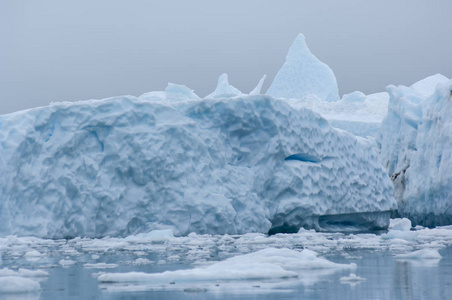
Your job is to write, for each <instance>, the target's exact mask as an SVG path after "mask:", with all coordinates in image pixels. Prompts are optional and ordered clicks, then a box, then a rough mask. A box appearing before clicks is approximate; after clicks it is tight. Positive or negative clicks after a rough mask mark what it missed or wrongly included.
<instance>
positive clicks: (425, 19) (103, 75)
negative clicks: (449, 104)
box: [0, 0, 452, 114]
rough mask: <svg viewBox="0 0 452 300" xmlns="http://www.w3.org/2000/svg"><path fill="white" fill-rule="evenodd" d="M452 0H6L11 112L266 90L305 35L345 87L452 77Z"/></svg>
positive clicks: (2, 64) (0, 57) (3, 36)
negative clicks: (173, 92) (178, 90)
mask: <svg viewBox="0 0 452 300" xmlns="http://www.w3.org/2000/svg"><path fill="white" fill-rule="evenodd" d="M451 14H452V1H450V0H430V1H425V0H403V1H394V0H391V1H389V0H380V1H362V0H342V1H337V0H328V1H326V0H324V1H322V0H319V1H301V0H293V1H287V0H286V1H265V0H248V1H243V0H240V1H236V0H229V1H216V0H195V1H173V0H165V1H144V0H143V1H132V0H131V1H116V0H96V1H92V0H89V1H87V0H78V1H70V2H69V1H60V0H40V1H32V0H30V1H24V0H9V1H8V0H0V114H4V113H9V112H12V111H16V110H20V109H25V108H30V107H35V106H42V105H47V104H48V103H49V102H51V101H72V100H83V99H92V98H96V99H100V98H105V97H110V96H118V95H125V94H128V95H135V96H139V95H141V94H142V93H145V92H149V91H153V90H164V89H165V87H166V85H167V83H168V82H173V83H178V84H185V85H186V86H188V87H190V88H192V89H194V90H195V93H197V94H198V95H199V96H201V97H203V96H205V95H207V94H208V93H210V92H211V91H213V90H214V89H215V86H216V82H217V79H218V76H219V75H220V74H221V73H224V72H226V73H228V74H229V82H230V83H231V84H232V85H234V86H235V87H237V88H238V89H240V90H241V91H243V92H245V93H247V92H249V91H250V90H252V89H253V88H254V86H255V85H256V84H257V82H258V81H259V79H260V78H261V77H262V75H263V74H267V81H266V83H265V85H264V90H266V89H267V88H268V86H269V85H270V83H271V81H272V80H273V78H274V76H275V75H276V72H277V71H278V70H279V68H280V67H281V66H282V64H283V62H284V59H285V56H286V54H287V51H288V49H289V47H290V45H291V44H292V42H293V40H294V39H295V37H296V36H297V34H298V33H300V32H301V33H303V34H304V35H305V37H306V41H307V44H308V47H309V48H310V49H311V51H312V53H314V55H316V56H317V57H318V58H319V59H320V60H322V61H323V62H325V63H326V64H328V65H329V66H330V67H331V69H332V70H333V71H334V73H335V74H336V78H337V80H338V85H339V91H340V94H341V95H342V94H344V93H349V92H352V91H354V90H360V91H363V92H364V93H367V94H368V93H374V92H380V91H384V89H385V87H386V85H388V84H405V85H410V84H412V83H413V82H415V81H417V80H420V79H422V78H424V77H427V76H429V75H432V74H436V73H442V74H443V75H445V76H447V77H449V78H451V77H452V17H451Z"/></svg>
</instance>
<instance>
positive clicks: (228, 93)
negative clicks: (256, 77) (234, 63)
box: [206, 73, 243, 98]
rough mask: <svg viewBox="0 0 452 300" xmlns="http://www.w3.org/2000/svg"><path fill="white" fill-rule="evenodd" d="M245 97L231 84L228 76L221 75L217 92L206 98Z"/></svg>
mask: <svg viewBox="0 0 452 300" xmlns="http://www.w3.org/2000/svg"><path fill="white" fill-rule="evenodd" d="M240 95H243V93H242V92H241V91H239V90H238V89H236V88H235V87H233V86H232V85H230V84H229V80H228V74H226V73H223V74H221V76H220V78H218V85H217V87H216V89H215V91H214V92H213V93H211V94H209V95H207V96H206V98H231V97H235V96H240Z"/></svg>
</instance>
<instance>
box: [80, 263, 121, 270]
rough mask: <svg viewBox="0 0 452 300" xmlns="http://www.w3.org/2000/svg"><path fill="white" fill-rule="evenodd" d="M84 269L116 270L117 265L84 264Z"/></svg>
mask: <svg viewBox="0 0 452 300" xmlns="http://www.w3.org/2000/svg"><path fill="white" fill-rule="evenodd" d="M83 267H84V268H87V269H113V268H117V267H118V265H117V264H107V263H95V264H84V265H83Z"/></svg>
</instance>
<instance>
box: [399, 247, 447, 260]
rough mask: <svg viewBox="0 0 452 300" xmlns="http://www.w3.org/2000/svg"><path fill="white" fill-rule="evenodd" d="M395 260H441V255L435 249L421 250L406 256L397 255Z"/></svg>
mask: <svg viewBox="0 0 452 300" xmlns="http://www.w3.org/2000/svg"><path fill="white" fill-rule="evenodd" d="M396 257H397V258H405V259H441V257H442V256H441V254H439V252H438V250H435V249H422V250H418V251H414V252H411V253H407V254H399V255H397V256H396Z"/></svg>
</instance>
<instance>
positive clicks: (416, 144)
mask: <svg viewBox="0 0 452 300" xmlns="http://www.w3.org/2000/svg"><path fill="white" fill-rule="evenodd" d="M435 83H436V84H435ZM433 86H436V88H433ZM387 90H388V93H389V95H390V101H389V108H388V115H387V116H386V118H385V119H384V121H383V123H382V128H381V132H380V134H379V140H380V143H381V154H380V161H381V163H382V164H383V166H385V167H386V168H387V172H388V174H389V176H391V179H392V180H393V183H394V189H395V197H396V199H397V201H398V204H399V209H398V211H399V213H400V215H402V216H405V217H408V218H410V219H411V220H412V221H413V222H414V224H422V225H426V226H435V225H441V224H451V222H452V202H451V199H452V173H451V172H450V171H451V166H452V98H451V93H452V92H451V90H452V81H450V80H447V79H446V78H445V77H444V76H442V75H435V76H431V77H428V78H426V79H424V80H422V81H420V82H417V83H415V84H414V85H413V86H411V87H405V86H398V87H395V86H389V87H388V88H387ZM426 95H429V96H426Z"/></svg>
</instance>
